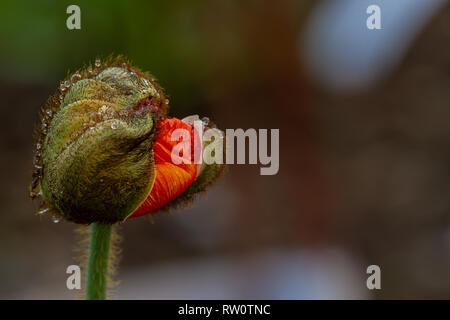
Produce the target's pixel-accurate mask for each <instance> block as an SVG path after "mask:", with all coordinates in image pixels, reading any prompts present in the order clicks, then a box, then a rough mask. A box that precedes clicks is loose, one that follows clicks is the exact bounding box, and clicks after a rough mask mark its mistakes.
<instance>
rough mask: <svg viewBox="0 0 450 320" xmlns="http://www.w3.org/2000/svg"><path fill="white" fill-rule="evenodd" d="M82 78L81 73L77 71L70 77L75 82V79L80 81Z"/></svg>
mask: <svg viewBox="0 0 450 320" xmlns="http://www.w3.org/2000/svg"><path fill="white" fill-rule="evenodd" d="M80 79H81V75H80V74H79V73H78V72H77V73H74V74H73V75H72V77H70V80H71V81H72V82H75V81H78V80H80Z"/></svg>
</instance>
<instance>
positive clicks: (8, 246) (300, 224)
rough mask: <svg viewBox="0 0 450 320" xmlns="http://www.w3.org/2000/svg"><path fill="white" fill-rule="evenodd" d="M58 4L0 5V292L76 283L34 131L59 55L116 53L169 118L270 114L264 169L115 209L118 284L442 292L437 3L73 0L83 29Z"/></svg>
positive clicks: (442, 127)
mask: <svg viewBox="0 0 450 320" xmlns="http://www.w3.org/2000/svg"><path fill="white" fill-rule="evenodd" d="M70 4H75V3H72V2H70V3H69V2H64V1H62V2H58V3H57V4H56V2H55V3H51V2H49V1H47V2H45V1H44V2H40V3H34V2H31V1H29V2H25V4H24V3H21V4H19V3H17V2H14V1H2V3H1V4H0V12H1V19H0V39H1V42H0V43H1V44H0V46H1V50H0V96H1V97H2V99H3V102H2V103H1V108H0V113H1V114H0V116H1V118H0V119H1V121H2V126H1V127H0V132H1V138H0V148H1V150H2V152H1V154H2V157H1V166H0V168H1V169H0V173H1V178H2V181H3V183H2V184H1V185H0V208H1V212H0V298H2V299H49V298H53V299H61V298H68V299H71V298H75V297H77V295H78V293H77V292H74V291H69V290H68V289H67V288H66V277H67V275H66V273H65V270H66V267H67V266H68V265H71V264H74V263H76V260H74V256H75V255H76V254H75V253H74V251H73V249H74V248H75V247H76V244H77V240H76V237H75V233H74V230H75V229H76V226H75V225H73V224H71V223H67V222H60V223H58V224H54V223H53V222H52V220H51V219H50V218H46V217H42V218H41V217H38V216H36V215H35V212H36V209H37V208H36V206H37V204H33V203H32V202H31V200H30V199H29V197H28V184H29V182H30V179H31V178H30V176H31V169H32V168H31V167H32V164H31V161H32V143H33V140H32V132H33V127H34V124H35V123H36V121H37V113H38V110H39V108H40V107H41V106H42V105H43V104H44V103H45V101H46V99H47V97H48V96H49V95H50V94H52V93H53V91H54V90H55V88H56V86H57V85H58V81H59V80H60V79H62V78H64V76H65V74H66V72H67V70H74V69H76V68H78V67H79V66H81V65H82V64H83V63H86V62H89V61H92V60H93V59H94V58H95V57H97V56H100V57H102V56H106V55H108V54H110V53H112V52H113V53H121V54H124V55H126V56H127V57H129V58H130V59H131V60H132V61H133V62H134V63H135V64H136V65H138V66H140V67H141V68H142V69H144V70H150V71H151V72H153V73H154V74H155V75H156V76H157V77H158V78H159V82H160V83H161V85H162V86H163V87H164V88H165V89H166V91H167V92H168V93H169V94H170V102H171V108H172V109H171V114H172V115H173V116H179V117H182V116H186V115H189V114H199V115H201V116H208V117H210V118H211V119H213V120H214V122H215V123H217V125H218V126H219V127H220V128H223V129H224V128H244V129H247V128H255V129H259V128H267V129H272V128H279V129H280V170H279V173H278V174H277V175H275V176H261V175H259V166H255V165H231V166H229V168H228V169H229V170H228V172H227V174H226V176H225V177H224V178H223V179H222V180H221V181H220V182H219V183H218V184H217V185H215V186H214V187H213V188H212V189H210V191H209V192H208V194H207V195H206V197H201V198H200V199H198V201H197V202H196V203H195V204H194V206H192V207H190V208H186V209H183V210H179V211H177V212H174V213H172V214H171V215H164V216H160V217H157V218H156V219H154V221H153V222H152V221H151V220H150V219H148V218H145V217H144V218H137V219H132V220H130V221H127V222H126V223H124V224H123V225H122V226H121V227H120V233H121V235H122V261H121V264H120V269H119V276H118V279H119V280H120V282H121V284H120V286H119V287H118V288H117V290H116V291H117V293H116V297H117V298H124V299H130V298H132V299H153V298H162V299H165V298H178V299H196V298H206V299H211V298H224V299H229V298H235V299H240V298H254V299H258V298H269V299H314V298H318V299H327V298H338V299H347V298H363V299H365V298H400V299H404V298H449V297H450V277H448V276H447V270H450V221H449V218H450V215H449V210H450V197H448V193H449V191H450V170H449V166H448V163H449V160H450V149H449V145H450V125H449V124H448V119H449V117H450V108H449V101H450V31H449V30H450V25H449V21H450V19H449V18H450V5H449V4H448V3H447V2H446V1H444V0H433V1H424V0H410V1H404V0H399V1H395V3H393V2H392V1H376V0H373V1H366V0H361V1H360V0H342V1H338V0H333V1H289V0H283V1H279V2H277V4H276V5H274V4H273V3H270V2H262V1H247V0H246V1H237V0H236V1H225V2H224V1H216V0H213V1H206V0H204V1H195V2H184V1H181V0H176V1H170V2H167V1H166V2H147V3H145V4H143V3H138V2H136V3H129V2H123V3H112V2H108V1H99V2H96V4H93V3H91V2H88V1H78V2H77V3H76V4H77V5H79V6H80V8H81V26H82V28H81V30H68V29H67V28H66V19H67V17H68V15H67V14H66V8H67V6H68V5H70ZM369 4H378V5H379V6H380V7H381V19H382V20H381V21H382V29H381V30H367V28H366V24H365V21H366V18H367V17H368V15H367V14H366V8H367V6H368V5H369ZM371 264H376V265H379V266H380V267H381V286H382V289H381V290H374V291H370V290H368V289H367V288H366V278H367V276H368V275H367V274H366V268H367V266H369V265H371Z"/></svg>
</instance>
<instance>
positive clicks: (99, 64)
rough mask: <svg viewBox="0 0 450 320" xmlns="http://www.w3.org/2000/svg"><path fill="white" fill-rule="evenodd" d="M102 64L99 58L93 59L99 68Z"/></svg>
mask: <svg viewBox="0 0 450 320" xmlns="http://www.w3.org/2000/svg"><path fill="white" fill-rule="evenodd" d="M101 65H102V63H101V61H100V59H97V60H95V66H96V67H97V68H99V67H100V66H101Z"/></svg>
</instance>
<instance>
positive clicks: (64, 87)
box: [59, 82, 66, 91]
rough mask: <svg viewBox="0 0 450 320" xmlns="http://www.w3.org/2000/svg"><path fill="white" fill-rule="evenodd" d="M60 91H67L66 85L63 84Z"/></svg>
mask: <svg viewBox="0 0 450 320" xmlns="http://www.w3.org/2000/svg"><path fill="white" fill-rule="evenodd" d="M59 89H61V91H66V86H65V85H64V82H61V84H60V85H59Z"/></svg>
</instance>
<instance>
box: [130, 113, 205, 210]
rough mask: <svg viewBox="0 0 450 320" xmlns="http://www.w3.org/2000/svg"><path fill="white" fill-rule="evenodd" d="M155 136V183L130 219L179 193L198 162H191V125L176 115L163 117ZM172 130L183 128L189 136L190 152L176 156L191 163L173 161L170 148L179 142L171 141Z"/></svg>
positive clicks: (158, 206) (190, 180) (191, 179)
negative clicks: (167, 117) (175, 116)
mask: <svg viewBox="0 0 450 320" xmlns="http://www.w3.org/2000/svg"><path fill="white" fill-rule="evenodd" d="M158 129H159V130H158V136H157V137H156V140H155V143H154V144H153V153H154V158H155V174H156V177H155V182H154V185H153V188H152V190H151V192H150V194H149V195H148V197H147V199H146V200H145V201H144V202H143V203H142V204H141V206H140V207H139V208H138V209H137V210H136V211H135V212H133V214H132V215H130V218H135V217H139V216H142V215H145V214H148V213H150V212H152V211H155V210H156V209H159V208H161V207H163V206H164V205H166V204H168V203H169V202H171V201H172V200H174V199H175V198H176V197H178V196H179V195H181V194H182V193H183V192H184V191H185V190H186V189H187V188H188V187H189V186H190V185H191V184H192V183H193V182H194V180H195V179H196V176H197V170H198V165H197V164H195V163H194V149H193V146H194V128H193V127H192V126H191V125H189V124H187V123H185V122H183V121H181V120H179V119H176V118H170V119H163V120H161V122H160V123H159V125H158ZM176 129H186V130H188V131H189V133H190V136H191V154H189V155H183V154H181V155H180V157H179V159H180V160H181V158H185V159H189V158H190V161H191V163H184V162H182V163H180V164H175V163H173V161H172V154H171V152H172V149H173V147H174V146H175V145H177V144H178V143H179V142H180V141H181V138H180V140H179V141H172V140H171V136H172V133H173V131H174V130H176Z"/></svg>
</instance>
